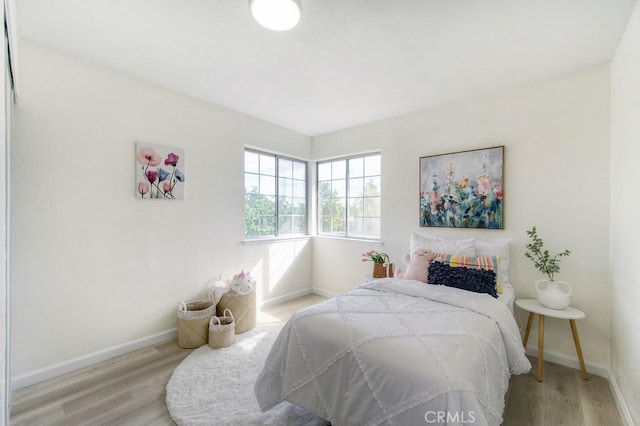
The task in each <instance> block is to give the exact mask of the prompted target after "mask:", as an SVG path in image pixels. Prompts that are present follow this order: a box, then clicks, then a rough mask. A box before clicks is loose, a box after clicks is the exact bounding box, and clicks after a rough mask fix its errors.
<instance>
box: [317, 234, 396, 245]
mask: <svg viewBox="0 0 640 426" xmlns="http://www.w3.org/2000/svg"><path fill="white" fill-rule="evenodd" d="M313 238H322V239H326V240H340V241H353V242H355V243H374V244H380V245H381V246H383V245H384V241H382V240H381V239H379V238H377V239H373V238H372V239H367V238H354V237H334V236H332V235H314V236H313Z"/></svg>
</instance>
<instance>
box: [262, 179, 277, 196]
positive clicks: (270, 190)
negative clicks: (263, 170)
mask: <svg viewBox="0 0 640 426" xmlns="http://www.w3.org/2000/svg"><path fill="white" fill-rule="evenodd" d="M260 193H261V194H263V195H276V178H275V177H273V176H265V175H261V176H260Z"/></svg>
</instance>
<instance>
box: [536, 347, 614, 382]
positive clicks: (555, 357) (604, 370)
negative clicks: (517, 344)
mask: <svg viewBox="0 0 640 426" xmlns="http://www.w3.org/2000/svg"><path fill="white" fill-rule="evenodd" d="M527 355H530V356H534V357H536V358H537V357H538V349H536V348H527ZM544 360H545V361H549V362H553V363H555V364H560V365H564V366H565V367H571V368H574V369H576V370H579V369H580V363H579V362H578V359H577V358H576V359H573V358H570V357H568V356H565V355H560V354H557V353H554V352H547V351H544ZM584 365H585V367H586V369H587V373H589V374H595V375H596V376H600V377H604V378H605V379H607V380H608V379H609V375H610V371H609V368H608V367H605V366H602V365H597V364H589V363H588V362H585V363H584ZM533 368H534V369H537V368H538V367H537V366H536V365H534V366H533Z"/></svg>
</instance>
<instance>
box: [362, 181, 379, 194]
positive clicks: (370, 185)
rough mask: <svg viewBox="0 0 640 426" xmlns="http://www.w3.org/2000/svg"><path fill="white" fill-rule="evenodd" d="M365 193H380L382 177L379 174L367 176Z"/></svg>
mask: <svg viewBox="0 0 640 426" xmlns="http://www.w3.org/2000/svg"><path fill="white" fill-rule="evenodd" d="M364 195H365V196H377V195H380V177H379V176H376V177H368V178H365V183H364Z"/></svg>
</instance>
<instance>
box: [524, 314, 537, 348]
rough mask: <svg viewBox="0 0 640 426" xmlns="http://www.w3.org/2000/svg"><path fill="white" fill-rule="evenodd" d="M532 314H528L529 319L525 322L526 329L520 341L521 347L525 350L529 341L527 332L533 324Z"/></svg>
mask: <svg viewBox="0 0 640 426" xmlns="http://www.w3.org/2000/svg"><path fill="white" fill-rule="evenodd" d="M534 315H535V314H534V313H533V312H529V319H528V320H527V329H526V330H525V332H524V339H522V346H524V348H525V349H526V348H527V342H528V341H529V332H530V331H531V325H532V324H533V316H534Z"/></svg>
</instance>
